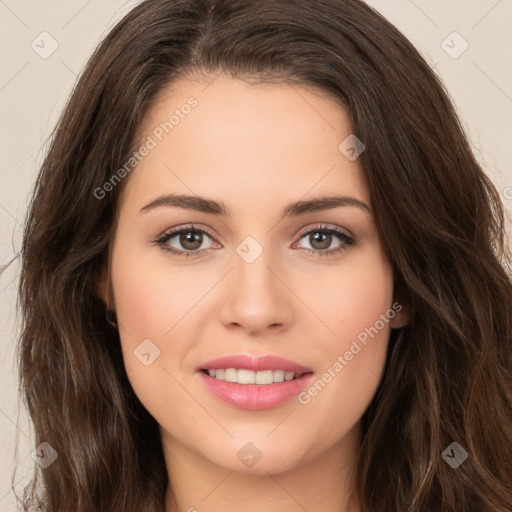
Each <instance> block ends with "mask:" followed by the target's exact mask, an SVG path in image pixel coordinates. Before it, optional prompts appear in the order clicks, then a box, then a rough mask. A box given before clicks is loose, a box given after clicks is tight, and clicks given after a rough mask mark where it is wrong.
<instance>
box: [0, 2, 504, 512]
mask: <svg viewBox="0 0 512 512" xmlns="http://www.w3.org/2000/svg"><path fill="white" fill-rule="evenodd" d="M136 3H137V2H136V1H128V2H126V1H125V2H123V1H121V0H107V1H105V0H72V1H67V2H64V1H63V0H61V1H57V0H45V2H44V3H43V2H36V1H34V0H0V34H1V38H2V44H1V47H0V48H1V56H2V60H1V62H2V66H1V68H0V108H1V116H2V117H1V119H2V122H1V135H2V136H1V139H0V140H1V141H2V147H1V150H2V151H1V153H0V159H1V173H0V265H2V264H5V263H7V262H9V261H10V260H11V259H12V258H13V257H14V256H15V255H16V254H17V253H18V250H19V246H20V235H21V223H22V219H23V216H24V213H25V210H26V206H27V201H28V199H29V194H30V190H31V187H32V185H33V182H34V179H35V176H36V172H37V168H38V166H39V165H40V163H41V161H42V158H43V155H44V150H45V148H46V143H47V138H48V136H49V135H50V131H51V129H52V128H53V126H54V125H55V123H56V121H57V118H58V115H59V113H60V112H61V110H62V108H63V106H64V104H65V101H66V99H67V97H68V95H69V93H70V91H71V89H72V87H73V84H74V82H75V80H76V77H77V75H78V74H79V73H80V70H81V69H82V67H83V65H84V64H85V62H86V60H87V58H88V56H89V55H90V54H91V52H92V50H93V49H94V47H95V46H96V45H97V44H98V42H99V41H100V39H101V38H102V37H103V36H104V35H105V33H106V32H107V31H108V29H109V27H111V26H112V25H113V23H114V22H115V21H116V20H118V19H119V18H120V16H121V15H122V13H124V12H126V11H127V10H129V9H130V8H131V7H132V6H133V5H135V4H136ZM369 3H370V4H371V5H372V6H374V7H375V8H376V9H377V10H379V11H380V12H381V13H382V14H384V16H386V17H387V18H388V19H389V20H390V21H391V22H392V23H394V24H395V25H396V26H397V27H398V28H399V29H400V30H401V31H402V32H403V33H404V34H405V35H406V36H407V37H408V38H409V39H410V40H411V41H412V42H413V43H414V44H415V45H416V47H417V48H418V49H419V50H420V51H421V52H422V53H423V55H424V56H425V57H426V58H427V60H428V62H429V63H430V64H431V65H432V66H433V67H434V68H435V70H436V72H437V73H438V74H439V75H440V76H441V78H442V79H443V81H444V82H445V84H446V86H447V89H448V91H449V92H450V94H451V96H452V97H453V99H454V101H455V103H456V105H457V108H458V110H459V113H460V115H461V117H462V119H463V123H464V125H465V127H466V129H467V132H468V133H469V135H470V138H471V140H472V142H473V145H474V149H475V153H476V155H477V157H478V159H479V160H480V161H481V163H482V164H483V165H484V167H485V169H486V171H487V172H488V174H489V176H490V177H491V178H492V180H493V181H494V183H495V184H496V186H497V188H498V189H499V191H500V193H501V195H502V198H503V201H504V203H505V206H506V207H507V210H508V212H509V214H510V213H512V171H511V162H512V144H511V142H512V123H511V122H510V119H511V118H512V80H511V77H512V73H511V69H510V65H509V64H506V62H507V61H509V59H510V54H511V50H512V48H511V47H512V31H511V30H510V27H511V26H512V1H511V0H469V1H468V0H451V1H446V0H431V1H427V0H414V1H413V0H388V1H384V0H381V1H377V0H374V1H369ZM454 31H456V32H458V33H459V34H460V36H458V35H453V34H452V33H453V32H454ZM42 32H47V33H48V34H50V35H49V36H48V35H43V36H41V35H40V34H41V33H42ZM42 39H43V42H41V40H42ZM54 41H55V42H54ZM443 41H445V43H444V44H443V47H444V48H445V49H446V50H447V51H448V52H450V53H451V54H452V56H450V55H449V54H448V53H447V51H445V49H443V47H442V43H443ZM464 41H466V42H467V44H468V48H467V50H466V51H465V52H464V53H462V54H461V55H460V56H458V57H457V58H453V56H456V54H457V53H460V51H461V50H462V49H463V48H464V46H465V44H466V43H465V42H464ZM33 42H34V43H33ZM32 44H33V45H34V47H35V48H36V49H37V50H38V51H39V52H40V53H41V52H44V51H46V52H48V51H49V50H50V49H51V48H52V44H53V45H55V44H58V47H57V49H56V50H55V51H54V53H52V54H51V55H50V56H48V57H47V58H42V57H41V56H40V55H39V54H38V53H36V51H35V49H33V48H32ZM18 274H19V262H18V261H17V260H16V261H15V262H14V263H13V264H12V265H11V266H10V267H9V268H8V269H7V270H6V271H5V272H4V273H3V274H2V275H1V276H0V315H1V317H0V329H1V349H2V350H1V351H0V365H1V371H0V386H1V390H2V393H1V394H0V457H1V464H0V511H1V512H10V511H11V510H12V511H14V510H15V507H14V505H13V498H12V492H11V491H10V488H11V474H12V469H13V467H14V460H15V459H14V456H15V452H14V441H15V434H16V431H17V430H18V431H19V453H18V459H17V460H18V472H17V475H16V481H15V486H16V488H17V489H20V488H21V487H22V484H23V482H24V481H25V478H26V476H27V473H28V471H29V470H30V469H31V467H32V459H31V456H30V454H31V452H32V450H34V448H35V446H33V445H32V437H31V436H32V433H31V429H30V425H29V423H28V421H27V418H26V415H25V413H24V410H23V408H22V407H20V406H19V402H18V399H17V387H16V367H15V360H14V350H15V342H16V332H17V331H16V329H17V324H16V317H15V300H16V295H15V292H16V285H17V278H18Z"/></svg>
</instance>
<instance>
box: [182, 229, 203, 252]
mask: <svg viewBox="0 0 512 512" xmlns="http://www.w3.org/2000/svg"><path fill="white" fill-rule="evenodd" d="M198 241H199V244H198V243H197V242H198ZM180 243H181V245H182V246H183V247H185V248H187V249H198V248H199V247H201V235H200V234H199V233H195V232H193V231H187V232H186V233H183V234H182V236H181V240H180Z"/></svg>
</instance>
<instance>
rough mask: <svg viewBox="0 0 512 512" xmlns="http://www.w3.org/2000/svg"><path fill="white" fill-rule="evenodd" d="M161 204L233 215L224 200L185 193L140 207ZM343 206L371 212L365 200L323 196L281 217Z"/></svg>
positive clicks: (296, 205) (287, 209)
mask: <svg viewBox="0 0 512 512" xmlns="http://www.w3.org/2000/svg"><path fill="white" fill-rule="evenodd" d="M160 206H174V207H178V208H184V209H186V210H194V211H197V212H202V213H209V214H212V215H220V216H223V217H226V216H229V215H231V209H229V208H227V207H226V205H225V203H224V202H222V201H215V200H213V199H207V198H205V197H200V196H190V195H184V194H169V195H163V196H159V197H157V198H156V199H154V200H153V201H151V202H150V203H148V204H147V205H146V206H143V207H142V208H141V209H140V213H145V212H148V211H150V210H153V209H155V208H158V207H160ZM341 206H353V207H356V208H360V209H361V210H364V211H366V212H368V213H371V209H370V207H369V206H368V205H367V204H366V203H365V202H363V201H361V200H359V199H356V198H355V197H351V196H322V197H317V198H314V199H308V200H307V201H297V202H294V203H291V204H289V205H287V206H286V207H285V208H284V209H283V211H282V213H281V219H284V218H286V217H298V216H299V215H304V214H306V213H311V212H319V211H324V210H330V209H332V208H338V207H341Z"/></svg>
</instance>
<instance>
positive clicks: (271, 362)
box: [197, 354, 313, 375]
mask: <svg viewBox="0 0 512 512" xmlns="http://www.w3.org/2000/svg"><path fill="white" fill-rule="evenodd" d="M222 368H224V369H225V368H237V369H241V370H253V371H255V372H257V371H262V370H284V371H285V372H293V373H295V374H296V375H297V374H303V373H310V372H312V371H313V370H311V368H307V367H306V366H302V365H300V364H298V363H295V362H294V361H290V360H289V359H284V358H282V357H278V356H272V355H267V356H259V357H252V356H248V355H245V354H240V355H231V356H226V357H221V358H219V359H213V360H211V361H207V362H206V363H203V364H202V365H201V366H200V367H199V368H197V369H198V370H219V369H222Z"/></svg>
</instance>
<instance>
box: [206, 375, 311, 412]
mask: <svg viewBox="0 0 512 512" xmlns="http://www.w3.org/2000/svg"><path fill="white" fill-rule="evenodd" d="M199 375H200V378H201V379H202V380H203V382H204V383H205V385H206V387H207V388H208V389H209V390H210V391H211V392H212V393H213V394H214V395H215V396H216V397H217V398H220V399H221V400H223V401H224V402H226V403H228V404H230V405H233V406H235V407H238V408H240V409H251V410H263V409H271V408H272V407H277V406H278V405H281V404H282V403H284V402H286V401H287V400H289V399H290V398H292V397H294V396H296V395H298V394H299V393H300V392H301V390H302V389H303V388H305V387H306V386H307V384H308V383H309V382H310V381H311V379H312V378H313V374H312V373H306V374H304V375H302V376H301V377H299V378H298V379H294V380H285V381H283V382H275V383H274V384H238V383H237V382H226V381H224V380H218V379H215V378H213V377H210V376H209V375H207V374H206V373H204V372H199Z"/></svg>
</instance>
